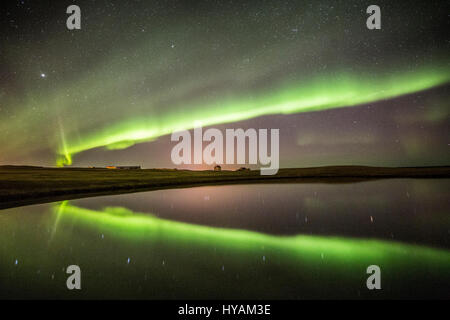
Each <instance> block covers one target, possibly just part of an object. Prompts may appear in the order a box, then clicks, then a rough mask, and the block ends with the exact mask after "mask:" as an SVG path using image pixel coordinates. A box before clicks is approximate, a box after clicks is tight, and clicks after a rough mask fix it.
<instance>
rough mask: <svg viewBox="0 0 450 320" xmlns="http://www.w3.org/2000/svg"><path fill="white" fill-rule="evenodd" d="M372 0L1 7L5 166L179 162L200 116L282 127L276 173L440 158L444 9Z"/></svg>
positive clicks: (444, 147)
mask: <svg viewBox="0 0 450 320" xmlns="http://www.w3.org/2000/svg"><path fill="white" fill-rule="evenodd" d="M374 3H375V2H374ZM374 3H372V2H368V1H352V0H345V1H300V0H297V1H288V0H287V1H279V0H278V1H275V0H274V1H269V0H261V1H225V0H221V1H219V0H216V1H195V2H193V1H95V2H94V1H65V0H62V1H39V2H38V3H37V2H36V1H30V0H23V1H5V2H2V4H1V6H2V10H1V12H0V27H1V30H2V31H1V33H0V165H1V164H29V165H45V166H55V165H72V166H104V165H111V164H113V165H142V166H143V167H146V168H151V167H175V166H174V165H173V164H172V162H171V159H170V151H171V149H172V147H173V146H174V145H175V143H174V142H171V141H170V134H171V133H172V132H173V131H176V130H180V129H192V128H193V127H194V125H195V123H199V122H200V123H201V124H202V125H203V126H204V127H205V128H206V127H208V126H213V127H216V128H219V129H223V130H224V129H226V128H244V129H246V128H255V129H259V128H268V129H271V128H279V129H280V165H281V167H298V166H316V165H335V164H354V165H358V164H359V165H379V166H423V165H449V164H450V153H449V143H450V141H449V131H448V128H449V112H450V111H449V110H450V108H449V101H450V100H449V98H450V93H449V88H450V64H449V63H450V58H449V55H448V52H449V49H450V42H449V37H448V32H446V30H449V27H450V26H449V19H448V12H449V9H450V5H449V3H448V2H447V1H428V2H423V1H378V0H377V1H376V4H377V5H379V6H380V8H381V24H382V28H381V30H368V29H367V27H366V19H367V17H368V14H367V13H366V8H367V7H368V6H369V5H371V4H374ZM71 4H77V5H79V6H80V8H81V30H68V29H67V28H66V19H67V17H68V14H66V8H67V7H68V6H69V5H71ZM183 167H189V168H192V169H196V168H198V169H204V168H206V167H205V165H198V166H183ZM225 167H226V166H225Z"/></svg>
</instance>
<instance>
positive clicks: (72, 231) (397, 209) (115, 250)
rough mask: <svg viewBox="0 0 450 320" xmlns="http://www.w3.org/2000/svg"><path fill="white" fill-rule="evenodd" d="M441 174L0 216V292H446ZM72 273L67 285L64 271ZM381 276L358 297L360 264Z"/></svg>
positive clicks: (446, 203) (135, 197) (137, 198)
mask: <svg viewBox="0 0 450 320" xmlns="http://www.w3.org/2000/svg"><path fill="white" fill-rule="evenodd" d="M449 189H450V180H449V179H386V180H373V181H367V182H358V183H335V184H325V183H303V184H302V183H295V184H293V183H285V184H248V185H230V186H206V187H196V188H185V189H171V190H160V191H151V192H142V193H134V194H124V195H115V196H104V197H96V198H85V199H79V200H71V201H64V202H58V203H50V204H42V205H32V206H26V207H19V208H13V209H6V210H1V211H0V231H1V232H0V297H1V298H3V299H4V298H44V299H45V298H69V299H70V298H75V299H79V298H82V299H85V298H96V299H101V298H120V299H200V298H202V299H305V298H308V299H310V298H324V299H327V298H374V299H379V298H432V297H436V298H449V297H450V294H449V291H448V288H449V287H450V215H449V212H450V210H449V209H450V198H449V197H448V190H449ZM69 265H78V266H79V267H80V269H81V290H68V289H67V287H66V280H67V278H68V276H69V274H67V273H66V268H67V267H68V266H69ZM370 265H377V266H379V267H380V270H381V290H369V289H368V288H367V286H366V280H367V278H368V277H369V276H370V275H369V274H367V272H366V271H367V267H368V266H370Z"/></svg>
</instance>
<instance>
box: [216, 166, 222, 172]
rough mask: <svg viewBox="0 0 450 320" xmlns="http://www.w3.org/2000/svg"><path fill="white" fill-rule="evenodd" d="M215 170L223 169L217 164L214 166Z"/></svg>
mask: <svg viewBox="0 0 450 320" xmlns="http://www.w3.org/2000/svg"><path fill="white" fill-rule="evenodd" d="M214 171H222V167H221V166H219V165H217V166H215V167H214Z"/></svg>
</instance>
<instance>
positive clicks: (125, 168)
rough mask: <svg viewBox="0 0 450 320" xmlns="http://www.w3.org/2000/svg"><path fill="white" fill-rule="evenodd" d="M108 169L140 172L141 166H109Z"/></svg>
mask: <svg viewBox="0 0 450 320" xmlns="http://www.w3.org/2000/svg"><path fill="white" fill-rule="evenodd" d="M106 169H119V170H139V169H141V166H107V167H106Z"/></svg>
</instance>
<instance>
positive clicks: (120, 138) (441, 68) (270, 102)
mask: <svg viewBox="0 0 450 320" xmlns="http://www.w3.org/2000/svg"><path fill="white" fill-rule="evenodd" d="M449 81H450V70H449V67H448V64H436V65H434V66H432V67H429V66H428V67H422V68H418V69H415V70H406V71H405V70H404V71H403V72H400V71H396V72H395V73H384V74H380V73H367V74H365V75H361V74H353V73H349V72H336V73H333V74H327V75H321V76H316V77H314V78H312V79H308V81H303V82H295V84H292V81H290V82H289V83H287V84H285V85H281V86H280V87H279V88H278V89H274V90H264V91H263V92H259V93H257V94H255V93H252V94H251V95H241V96H237V97H236V96H233V97H225V98H222V99H216V100H215V101H210V102H207V103H205V102H204V101H201V102H196V101H194V102H190V104H187V105H185V106H183V107H182V108H181V107H180V108H178V109H177V110H176V111H170V112H167V113H163V114H162V115H159V116H158V117H151V116H148V117H146V116H143V115H140V116H139V117H136V118H133V117H130V118H128V119H124V120H123V121H121V122H119V123H116V124H110V125H109V126H107V127H105V128H103V129H100V130H98V131H96V132H93V133H91V132H90V133H88V134H87V135H84V136H80V137H78V138H77V139H70V138H69V137H65V136H64V132H63V129H62V128H61V130H60V131H61V133H60V138H61V142H60V147H59V150H58V151H57V154H58V157H57V165H58V166H64V165H71V164H72V158H73V156H74V155H76V154H78V153H80V152H83V151H86V150H90V149H94V148H99V147H106V148H107V149H110V150H113V149H125V148H128V147H130V146H132V145H134V144H136V143H140V142H145V141H151V140H154V139H155V138H158V137H161V136H164V135H168V134H171V133H172V132H175V131H180V130H189V129H192V128H194V127H195V126H198V125H201V126H210V125H216V124H223V123H230V122H235V121H241V120H246V119H250V118H255V117H259V116H264V115H271V114H293V113H300V112H310V111H320V110H327V109H332V108H340V107H350V106H357V105H361V104H365V103H373V102H377V101H380V100H384V99H390V98H395V97H398V96H401V95H406V94H411V93H414V92H419V91H422V90H426V89H430V88H433V87H436V86H439V85H443V84H446V83H448V82H449ZM261 91H262V90H261Z"/></svg>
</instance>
